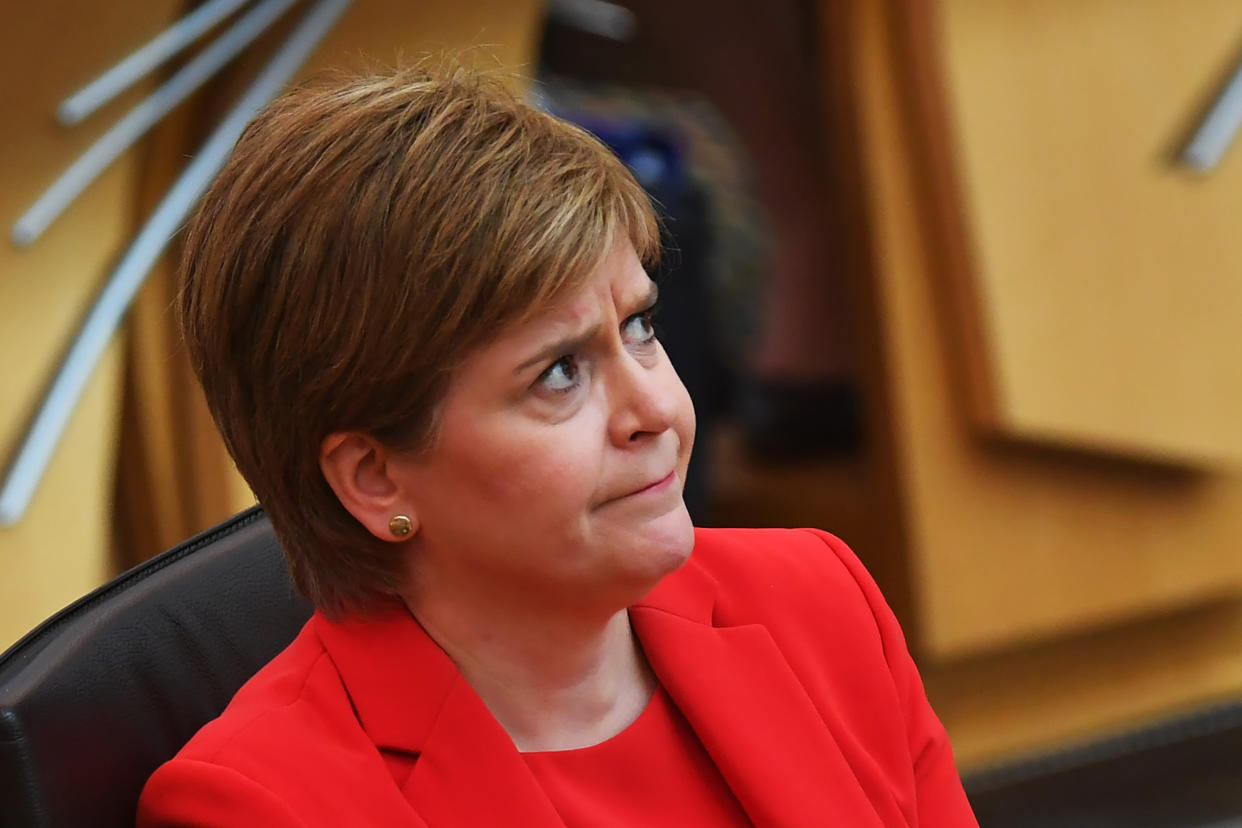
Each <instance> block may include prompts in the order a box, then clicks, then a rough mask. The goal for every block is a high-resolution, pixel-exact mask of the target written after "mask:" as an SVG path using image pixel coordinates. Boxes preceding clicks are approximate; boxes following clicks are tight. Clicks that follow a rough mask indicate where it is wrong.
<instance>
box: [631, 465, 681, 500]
mask: <svg viewBox="0 0 1242 828" xmlns="http://www.w3.org/2000/svg"><path fill="white" fill-rule="evenodd" d="M676 479H677V472H676V471H675V470H674V471H671V472H669V473H668V474H666V475H665V476H664V477H661V478H660V479H659V480H657V481H656V482H654V483H652V484H651V485H650V486H644V487H643V488H641V489H639V490H638V491H636V492H634V494H636V495H639V494H654V493H656V492H662V491H664V490H665V489H667V488H668V487H669V486H672V485H673V481H674V480H676Z"/></svg>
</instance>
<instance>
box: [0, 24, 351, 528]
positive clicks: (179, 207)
mask: <svg viewBox="0 0 1242 828" xmlns="http://www.w3.org/2000/svg"><path fill="white" fill-rule="evenodd" d="M349 4H350V0H320V2H319V3H318V4H317V5H316V6H315V7H314V8H313V9H312V10H311V11H310V12H308V13H307V15H306V17H305V18H304V19H303V20H302V22H301V23H299V24H298V27H297V29H296V30H294V32H293V34H291V35H290V36H289V39H288V40H287V41H286V42H285V44H284V45H283V46H282V47H281V50H280V52H279V53H278V54H277V55H276V56H275V57H274V58H273V59H272V60H271V62H270V63H268V65H267V66H266V67H265V68H264V69H263V72H262V73H261V74H260V75H259V76H258V78H256V79H255V81H254V83H253V84H251V86H250V88H249V89H247V90H246V93H245V94H244V95H243V96H242V98H241V100H240V101H238V103H237V105H236V106H235V107H234V108H233V110H232V111H231V112H229V114H228V115H227V116H226V117H225V119H224V121H223V122H221V124H220V125H219V126H218V127H216V130H215V132H213V133H212V134H211V137H210V138H208V139H207V142H206V143H205V144H203V146H202V148H201V149H200V150H199V152H198V155H196V156H195V157H194V160H193V161H191V162H190V164H189V165H188V166H187V167H186V168H185V170H184V171H182V173H181V175H180V176H179V177H178V178H177V180H176V181H175V182H174V183H173V185H172V187H171V188H170V189H169V191H168V193H167V194H166V195H165V196H164V198H163V199H162V200H161V201H160V203H159V205H158V206H157V207H156V208H155V211H154V212H153V213H152V214H151V217H150V218H149V219H148V220H147V223H146V224H145V225H143V227H142V229H141V230H140V231H139V232H138V235H137V236H136V237H135V238H134V241H133V243H132V244H131V245H130V247H129V250H127V251H126V252H125V256H124V257H123V258H122V259H121V261H120V263H119V264H118V265H117V267H116V270H114V271H113V272H112V275H111V276H110V277H109V278H108V281H107V283H106V284H105V285H104V289H103V291H102V292H101V293H100V295H99V299H98V301H96V303H95V305H94V306H93V307H92V308H91V310H90V312H89V313H87V315H86V318H85V319H84V320H83V322H82V327H81V328H80V329H79V331H78V333H77V336H76V337H75V338H74V340H73V343H72V344H71V345H70V347H69V352H68V353H67V354H66V355H65V360H64V362H63V363H62V364H61V366H60V369H59V370H58V371H57V373H56V376H55V377H54V378H53V380H52V384H51V386H50V387H49V388H48V391H47V394H46V396H45V397H44V400H43V404H42V405H41V406H40V408H39V411H38V413H36V414H35V417H34V420H33V421H32V422H31V425H30V429H29V430H28V431H27V433H26V436H25V439H24V440H23V442H22V445H21V446H20V447H19V449H18V451H17V455H16V457H15V458H14V460H13V464H12V466H11V467H10V469H9V473H8V477H7V478H6V479H5V480H4V485H3V487H0V526H11V525H13V524H14V523H16V522H17V521H18V520H20V519H21V517H22V515H23V514H25V512H26V509H27V508H28V507H29V505H30V500H31V498H32V497H33V496H34V492H35V489H36V488H37V487H38V485H39V481H40V480H41V479H42V478H43V474H44V472H45V471H46V470H47V466H48V463H49V462H51V459H52V454H53V453H54V451H55V449H56V445H57V443H59V442H60V437H61V435H62V434H63V433H64V430H65V426H66V425H67V424H68V422H69V416H70V415H71V414H72V413H73V409H74V407H75V406H76V405H77V403H78V400H79V399H80V398H81V396H82V390H83V389H84V388H85V387H86V383H87V380H88V379H89V378H90V375H91V374H92V373H93V372H94V370H95V366H96V365H97V364H98V363H99V359H100V357H102V356H103V352H104V350H105V349H106V348H107V346H108V342H109V341H110V340H111V339H112V336H113V334H115V333H116V329H117V327H118V326H119V325H120V324H121V320H122V319H124V317H125V313H126V311H128V310H129V306H130V304H131V303H132V302H133V300H134V296H135V295H137V293H138V290H139V288H141V287H142V284H143V282H144V281H146V278H147V275H148V274H149V273H150V272H151V269H152V268H153V267H154V266H155V264H156V262H157V261H159V258H160V256H161V255H162V254H163V252H164V248H165V247H166V246H167V245H168V242H169V241H170V240H171V239H172V237H173V235H174V234H175V233H176V232H177V230H178V228H180V226H181V224H182V222H184V221H185V218H186V216H188V215H189V213H190V211H191V210H192V209H193V208H194V205H195V204H196V203H197V202H198V200H199V198H200V197H201V196H202V194H203V193H204V192H205V191H206V189H207V187H208V186H209V185H210V184H211V181H212V179H214V178H215V176H216V173H218V172H219V171H220V168H221V167H222V166H223V165H224V162H225V161H226V160H227V159H228V157H229V154H230V153H231V152H232V151H233V145H234V144H236V143H237V139H238V138H239V137H240V136H241V133H242V130H243V129H245V127H246V124H247V123H249V122H250V119H251V118H253V117H254V115H255V113H256V112H258V111H259V110H260V109H261V108H262V107H263V106H264V105H265V104H266V103H267V102H268V101H270V100H271V99H272V98H274V97H276V95H277V94H278V93H279V92H280V90H281V89H282V88H283V87H284V85H285V84H286V83H288V81H289V79H290V78H291V77H292V76H293V74H294V72H296V71H297V70H298V68H299V67H300V66H302V64H303V63H305V62H306V59H307V58H308V57H310V54H311V52H312V51H313V50H314V49H315V47H316V46H317V45H318V44H319V42H320V41H321V40H322V39H323V37H324V35H326V34H327V33H328V30H329V29H330V28H332V25H333V24H334V23H336V21H337V18H339V17H340V16H341V14H342V13H343V12H344V11H345V9H346V8H348V6H349Z"/></svg>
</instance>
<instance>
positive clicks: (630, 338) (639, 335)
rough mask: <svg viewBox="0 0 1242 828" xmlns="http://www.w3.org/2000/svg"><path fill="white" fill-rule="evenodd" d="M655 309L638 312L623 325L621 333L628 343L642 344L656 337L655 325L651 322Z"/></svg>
mask: <svg viewBox="0 0 1242 828" xmlns="http://www.w3.org/2000/svg"><path fill="white" fill-rule="evenodd" d="M653 315H654V311H651V310H646V311H643V312H642V313H636V314H634V315H633V316H631V317H630V318H629V319H627V320H625V324H624V325H622V326H621V335H622V336H623V337H624V338H625V342H626V344H627V345H641V344H643V343H645V342H650V341H652V340H653V339H655V335H656V334H655V326H654V325H652V324H651V317H652V316H653Z"/></svg>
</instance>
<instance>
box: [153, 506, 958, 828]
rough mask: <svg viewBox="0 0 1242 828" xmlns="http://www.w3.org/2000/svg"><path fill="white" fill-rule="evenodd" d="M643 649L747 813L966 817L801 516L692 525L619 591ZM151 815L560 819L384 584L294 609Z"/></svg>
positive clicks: (794, 821) (848, 822) (946, 771)
mask: <svg viewBox="0 0 1242 828" xmlns="http://www.w3.org/2000/svg"><path fill="white" fill-rule="evenodd" d="M630 617H631V619H632V621H633V625H634V629H635V631H636V633H637V635H638V637H639V639H640V640H641V641H642V644H643V648H644V650H645V651H646V654H647V657H648V659H649V660H650V662H651V666H652V668H653V669H654V670H655V672H656V675H657V676H658V677H659V679H660V681H661V683H662V684H663V685H664V687H665V688H666V689H667V691H668V693H669V695H670V696H671V697H672V699H673V700H674V701H675V702H676V704H677V706H678V708H679V709H680V710H681V711H682V713H683V714H684V715H685V717H686V719H687V720H688V721H689V722H690V725H691V726H692V727H693V728H694V730H695V732H696V733H697V734H698V736H699V739H700V740H701V741H702V743H703V745H704V747H705V748H706V749H707V751H708V753H709V754H710V755H711V757H712V758H713V760H714V761H715V763H716V765H717V767H718V768H719V769H720V772H721V774H722V775H723V776H724V778H725V780H726V781H727V782H728V784H729V786H730V787H731V788H732V790H733V792H734V794H735V795H736V796H737V798H738V801H739V802H740V803H741V804H742V806H743V808H745V810H746V812H747V814H749V815H750V818H751V820H752V821H753V822H754V823H755V825H756V826H760V828H766V827H767V826H799V827H800V828H802V827H804V826H819V825H833V826H838V825H839V826H881V825H882V826H915V825H919V826H974V825H975V824H976V823H975V820H974V817H973V816H972V814H971V811H970V806H969V805H968V804H967V801H966V797H965V794H964V793H963V792H962V786H961V783H960V781H959V779H958V775H957V771H956V769H955V767H954V764H953V757H952V753H951V751H950V749H949V743H948V741H947V739H946V737H945V732H944V729H943V728H942V727H941V725H940V722H939V721H938V720H937V719H936V716H935V714H933V713H932V711H931V708H930V707H929V706H928V703H927V699H926V697H925V696H924V693H923V686H922V682H921V681H920V679H919V676H918V673H917V672H916V670H915V667H914V664H913V662H912V661H911V659H910V656H909V654H908V652H907V650H906V645H905V641H904V640H903V638H902V634H901V630H900V629H899V628H898V626H897V622H896V620H895V619H894V617H893V615H892V613H891V612H890V611H889V609H888V607H887V605H886V604H885V603H884V599H883V598H882V597H881V596H880V593H879V590H878V589H877V588H876V586H875V584H874V583H873V582H872V580H871V578H870V577H869V576H868V575H867V573H866V571H865V570H864V569H863V567H862V564H860V563H859V562H858V560H857V559H856V558H855V557H854V555H853V554H852V553H851V552H850V551H849V549H847V548H846V546H845V545H844V544H843V543H842V542H841V541H839V540H837V539H836V538H834V537H833V536H831V535H828V534H827V533H822V532H815V531H805V530H796V531H790V530H739V529H724V530H721V529H717V530H710V529H708V530H698V532H697V540H696V545H695V549H694V554H693V555H692V556H691V559H690V560H689V562H687V564H686V565H685V566H684V567H682V569H681V570H679V571H678V572H676V573H674V574H672V575H670V576H668V577H667V578H665V579H664V581H662V582H661V583H660V585H659V586H658V587H657V588H656V589H655V590H654V591H653V592H652V593H651V594H650V595H649V596H648V597H647V598H646V599H644V600H643V601H642V602H640V603H639V604H638V605H637V606H634V607H632V608H631V609H630ZM138 825H139V826H140V828H146V826H156V825H197V826H226V825H239V826H240V825H248V826H249V825H264V826H295V825H298V826H311V825H332V826H339V825H358V826H363V825H366V826H371V825H394V826H395V825H403V826H434V828H450V827H452V826H458V827H459V828H480V826H505V825H513V826H521V828H541V827H542V826H548V827H549V828H551V827H552V826H563V823H562V822H561V820H560V818H559V817H558V816H557V814H556V811H555V810H554V809H553V807H552V804H551V803H550V802H549V800H548V798H547V796H545V795H544V793H543V791H542V789H541V788H540V787H539V785H538V784H537V782H536V781H535V777H534V776H533V775H532V774H531V772H530V771H529V770H528V769H527V767H526V764H525V762H524V761H523V759H522V758H521V756H520V754H518V752H517V751H516V749H515V748H514V746H513V743H512V741H511V740H510V739H509V737H508V735H507V734H506V733H505V731H504V730H503V729H502V728H501V727H500V725H499V724H498V723H497V722H496V720H495V719H494V718H493V717H492V716H491V714H490V713H489V712H488V711H487V708H486V707H484V705H483V703H482V701H481V700H480V699H479V697H478V696H477V695H476V694H475V692H474V691H473V690H472V689H471V688H470V686H469V685H468V684H467V683H466V682H465V680H464V679H463V678H462V676H461V674H460V673H459V672H458V671H457V668H456V667H455V666H454V665H453V663H452V661H450V660H449V658H448V657H447V656H446V655H445V654H444V652H443V651H442V650H440V648H439V647H437V646H436V645H435V643H434V642H432V641H431V639H430V638H428V636H427V634H426V633H425V632H423V630H422V628H421V627H420V626H419V625H418V624H417V623H416V622H415V621H414V620H413V618H412V617H411V616H410V615H409V614H408V613H407V612H406V611H405V610H404V608H403V607H401V606H399V605H394V606H393V607H391V608H390V609H389V610H388V611H386V612H385V613H384V614H382V615H380V616H379V617H373V618H369V619H367V620H350V621H345V622H341V623H333V622H330V621H327V620H326V619H325V618H323V617H322V616H320V615H318V614H317V615H315V617H313V618H312V619H311V620H310V621H309V622H308V623H307V624H306V627H305V628H304V629H303V630H302V632H301V633H300V634H299V635H298V637H297V638H296V639H295V640H294V642H293V643H292V644H291V645H290V646H289V647H288V649H286V650H285V651H284V652H283V653H281V654H280V655H279V656H277V657H276V658H275V659H274V660H273V661H272V662H271V663H270V664H268V665H267V666H266V667H264V668H263V669H262V670H260V671H259V673H258V674H257V675H255V677H254V678H253V679H251V680H250V681H249V682H247V684H246V685H245V686H244V687H242V689H241V690H240V691H238V693H237V695H236V697H234V699H233V701H232V702H231V703H230V704H229V706H228V708H227V709H226V710H225V712H224V713H223V714H222V715H221V716H220V718H218V719H216V720H215V721H213V722H211V723H209V724H208V725H207V726H206V727H204V728H203V729H202V730H201V731H199V733H198V734H197V735H196V736H195V737H194V738H193V739H192V740H191V741H190V743H189V744H188V745H186V747H185V748H184V749H183V750H182V751H181V752H180V753H179V754H178V755H177V756H176V757H175V758H174V759H172V760H171V761H169V762H167V763H166V764H164V765H163V766H162V767H161V768H160V769H159V770H158V771H156V773H155V775H154V776H152V777H151V779H150V781H149V782H148V783H147V786H146V788H145V789H144V791H143V795H142V800H141V803H140V806H139V816H138Z"/></svg>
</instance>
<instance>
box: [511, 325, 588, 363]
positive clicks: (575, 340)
mask: <svg viewBox="0 0 1242 828" xmlns="http://www.w3.org/2000/svg"><path fill="white" fill-rule="evenodd" d="M600 327H601V324H600V323H599V322H596V323H595V324H594V325H592V326H591V327H589V328H587V329H586V330H585V331H583V332H582V333H577V334H571V335H569V336H566V337H563V338H561V339H558V340H556V341H555V342H550V343H548V344H547V345H545V346H544V347H542V348H540V349H539V352H538V353H537V354H535V355H534V356H532V357H531V358H530V359H528V360H526V361H525V362H523V363H522V364H521V365H519V366H518V367H517V368H515V369H513V373H515V374H521V373H522V372H524V371H526V370H527V369H528V368H531V367H532V366H535V365H539V364H541V363H544V362H551V361H552V360H554V359H558V358H560V357H563V356H565V355H566V354H572V353H576V352H578V351H581V350H582V349H583V348H585V347H586V346H587V343H589V342H590V341H591V340H592V339H594V338H595V337H597V336H599V330H600Z"/></svg>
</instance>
